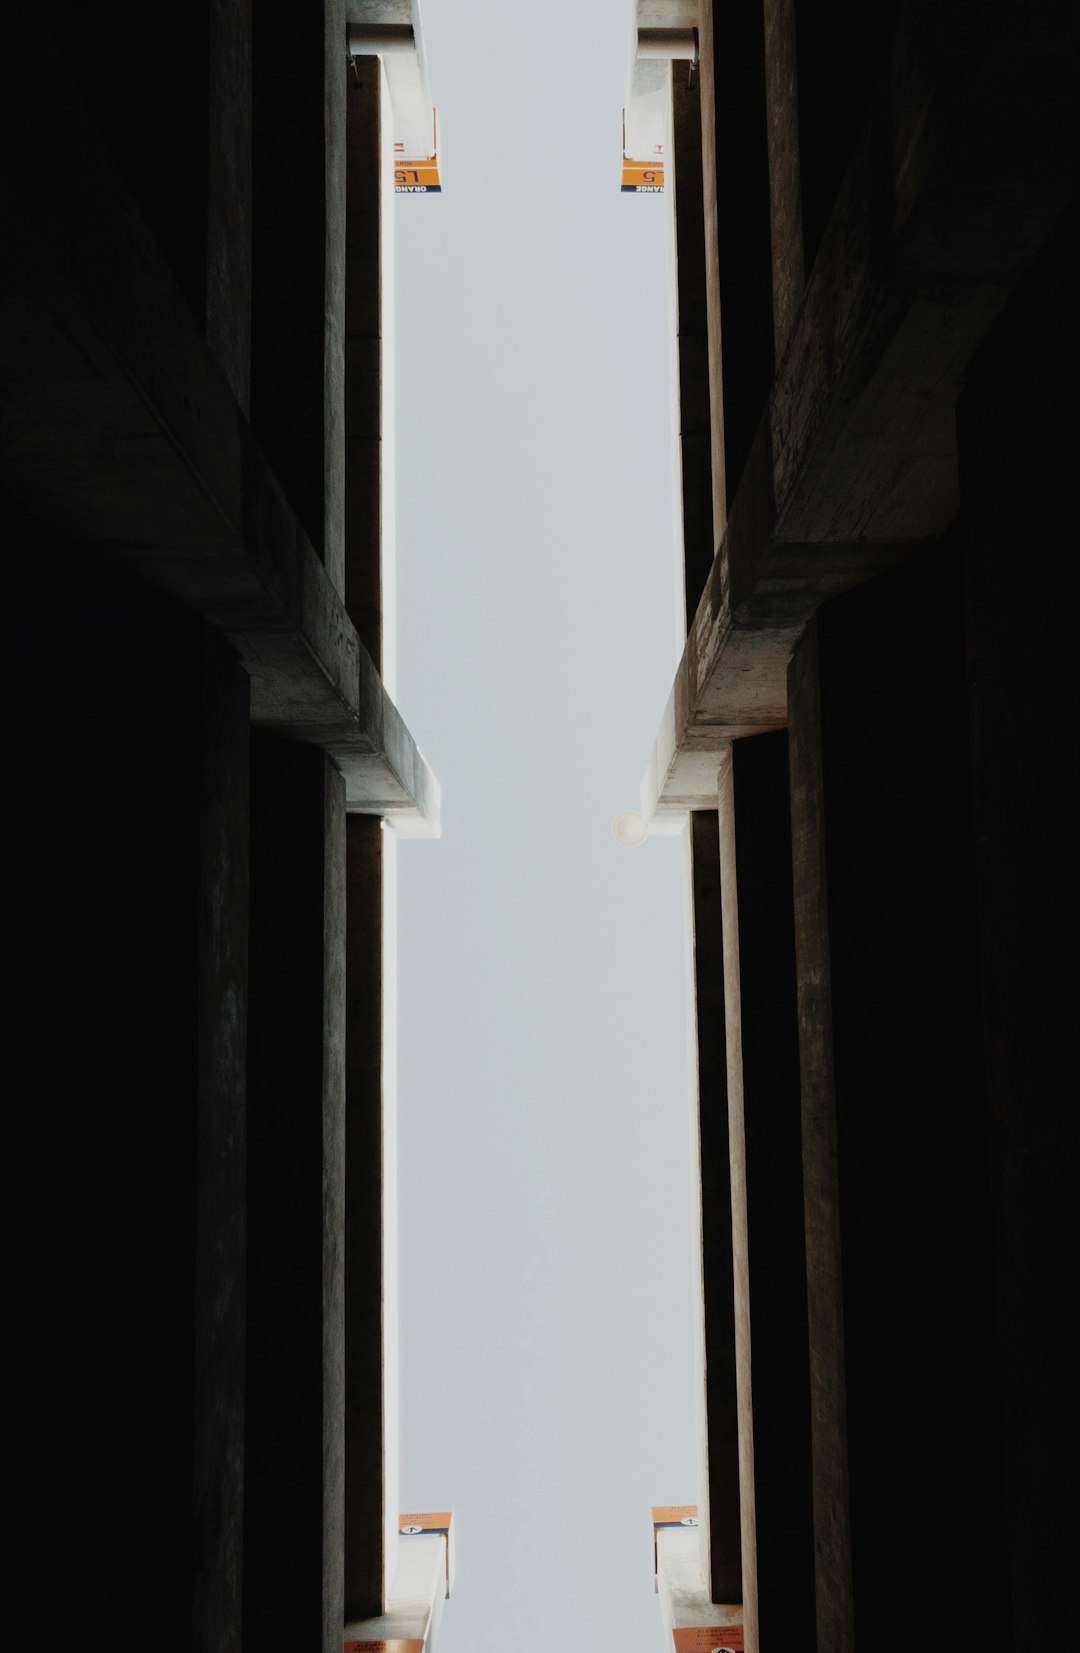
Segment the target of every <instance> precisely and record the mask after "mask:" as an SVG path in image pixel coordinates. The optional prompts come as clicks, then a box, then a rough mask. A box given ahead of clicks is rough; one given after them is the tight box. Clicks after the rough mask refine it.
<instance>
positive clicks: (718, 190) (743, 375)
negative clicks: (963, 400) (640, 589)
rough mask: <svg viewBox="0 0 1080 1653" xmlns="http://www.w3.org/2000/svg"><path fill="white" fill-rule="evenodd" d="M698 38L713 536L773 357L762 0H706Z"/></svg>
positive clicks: (755, 421) (749, 441) (751, 434)
mask: <svg viewBox="0 0 1080 1653" xmlns="http://www.w3.org/2000/svg"><path fill="white" fill-rule="evenodd" d="M700 46H701V120H702V144H703V149H702V180H703V188H704V200H705V256H706V275H707V278H708V307H709V344H710V348H709V380H710V396H711V401H712V411H713V454H712V467H713V528H714V532H715V533H716V535H717V537H718V538H719V537H720V536H721V535H722V533H723V530H724V527H725V525H726V522H727V517H728V513H729V511H730V509H731V505H732V501H733V500H734V498H735V494H736V491H737V489H738V486H739V480H740V478H741V476H742V472H743V467H744V466H745V464H746V461H747V459H748V457H749V454H750V450H751V447H752V446H753V442H754V438H755V436H756V434H757V429H758V425H759V424H760V422H761V416H762V414H763V412H764V410H765V405H766V400H767V398H768V395H769V390H770V387H771V384H772V377H773V366H774V357H773V310H772V255H771V250H770V223H769V216H770V205H769V156H768V131H767V125H766V100H765V26H764V18H763V13H762V0H748V3H746V4H742V5H738V6H732V5H729V4H726V3H725V0H711V3H709V4H705V5H703V7H702V19H701V30H700Z"/></svg>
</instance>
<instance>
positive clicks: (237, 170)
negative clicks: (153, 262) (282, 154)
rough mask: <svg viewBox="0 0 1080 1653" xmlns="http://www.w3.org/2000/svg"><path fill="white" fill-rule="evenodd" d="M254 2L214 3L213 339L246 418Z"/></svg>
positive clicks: (209, 273)
mask: <svg viewBox="0 0 1080 1653" xmlns="http://www.w3.org/2000/svg"><path fill="white" fill-rule="evenodd" d="M251 24H252V0H210V16H209V27H210V53H209V99H208V118H209V144H208V147H209V155H208V163H209V165H208V193H207V226H206V339H207V343H208V344H209V346H210V348H211V350H212V351H213V352H214V354H215V356H216V357H217V359H218V361H219V363H220V364H221V368H222V371H223V373H224V374H225V377H226V378H227V379H228V381H229V385H230V387H231V389H232V393H233V395H234V396H235V397H236V400H237V402H238V403H239V405H240V407H241V408H242V409H243V411H244V412H245V413H247V411H248V408H249V405H250V395H251V116H252V103H251Z"/></svg>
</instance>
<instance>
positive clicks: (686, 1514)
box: [652, 1504, 698, 1527]
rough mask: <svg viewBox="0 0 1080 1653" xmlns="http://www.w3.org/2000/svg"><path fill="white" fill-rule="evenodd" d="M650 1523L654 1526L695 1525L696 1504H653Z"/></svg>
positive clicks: (696, 1520) (696, 1516)
mask: <svg viewBox="0 0 1080 1653" xmlns="http://www.w3.org/2000/svg"><path fill="white" fill-rule="evenodd" d="M652 1524H653V1526H654V1527H696V1526H697V1524H698V1513H697V1505H696V1504H654V1505H653V1507H652Z"/></svg>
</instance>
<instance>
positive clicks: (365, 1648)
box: [342, 1641, 424, 1653]
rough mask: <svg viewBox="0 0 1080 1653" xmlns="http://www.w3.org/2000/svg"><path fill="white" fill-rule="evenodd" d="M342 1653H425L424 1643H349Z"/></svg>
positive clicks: (345, 1644)
mask: <svg viewBox="0 0 1080 1653" xmlns="http://www.w3.org/2000/svg"><path fill="white" fill-rule="evenodd" d="M342 1653H424V1644H423V1642H422V1641H393V1642H352V1641H347V1642H344V1643H343V1644H342Z"/></svg>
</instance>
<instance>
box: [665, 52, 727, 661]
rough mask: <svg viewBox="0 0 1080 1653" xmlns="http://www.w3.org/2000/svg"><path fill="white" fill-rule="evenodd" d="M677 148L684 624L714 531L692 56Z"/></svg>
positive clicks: (676, 128)
mask: <svg viewBox="0 0 1080 1653" xmlns="http://www.w3.org/2000/svg"><path fill="white" fill-rule="evenodd" d="M671 124H672V146H671V147H672V155H671V161H670V164H669V167H668V172H669V177H670V185H669V187H670V189H671V192H672V195H673V197H674V199H673V201H672V210H673V213H674V223H675V246H674V259H675V293H676V306H677V308H676V327H677V330H678V337H677V341H676V362H677V373H676V380H677V382H676V386H675V392H676V398H677V418H678V431H679V444H678V460H679V470H680V473H681V476H680V478H679V480H680V481H681V490H680V497H681V499H682V536H683V568H684V583H683V590H684V596H685V609H686V631H689V629H690V627H691V625H692V624H693V621H694V615H695V614H696V613H697V606H698V603H699V602H700V600H701V593H702V591H703V590H704V589H705V581H706V580H707V579H708V577H709V570H710V569H711V567H712V561H713V557H714V556H715V554H716V541H715V539H714V536H713V503H712V410H711V403H710V400H709V315H708V302H707V298H706V274H705V211H704V198H703V195H702V180H701V77H700V76H699V75H698V74H696V73H695V72H693V71H692V70H691V68H690V66H689V65H688V64H685V63H676V64H674V65H673V67H672V122H671Z"/></svg>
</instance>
